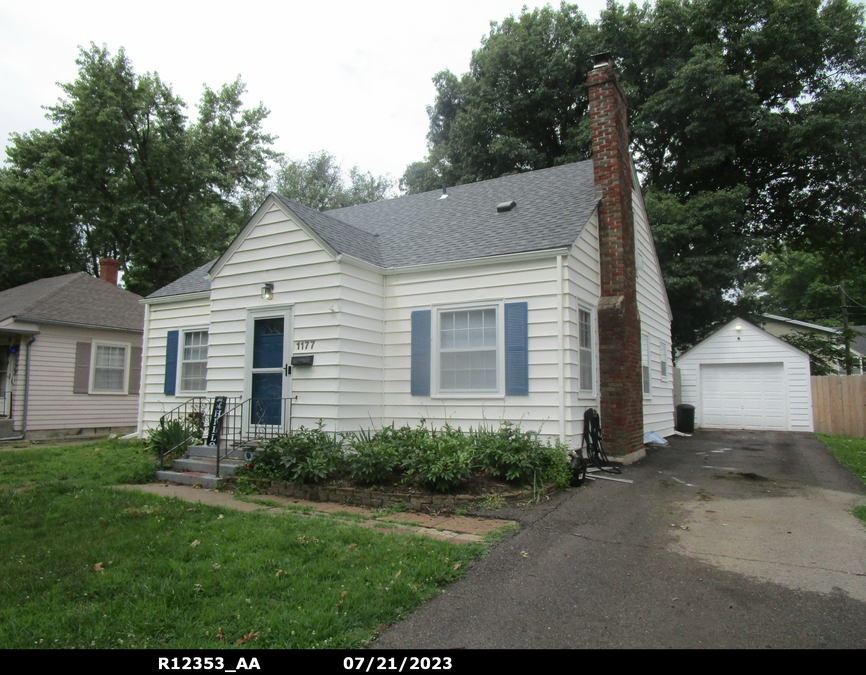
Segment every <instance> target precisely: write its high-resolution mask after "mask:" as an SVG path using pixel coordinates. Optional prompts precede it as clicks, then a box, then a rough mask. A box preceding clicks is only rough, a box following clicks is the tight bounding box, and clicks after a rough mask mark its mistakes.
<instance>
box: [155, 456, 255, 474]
mask: <svg viewBox="0 0 866 675" xmlns="http://www.w3.org/2000/svg"><path fill="white" fill-rule="evenodd" d="M243 465H244V462H243V460H238V459H227V458H220V476H221V477H222V476H234V475H235V471H237V470H238V469H240V468H241V467H242V466H243ZM171 468H172V470H173V471H190V472H199V473H209V474H214V475H215V474H216V460H215V459H214V458H213V457H183V458H181V459H176V460H174V462H173V463H172V465H171Z"/></svg>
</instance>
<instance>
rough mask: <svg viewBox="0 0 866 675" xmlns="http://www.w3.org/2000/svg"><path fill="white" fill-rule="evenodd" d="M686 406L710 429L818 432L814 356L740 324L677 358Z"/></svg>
mask: <svg viewBox="0 0 866 675" xmlns="http://www.w3.org/2000/svg"><path fill="white" fill-rule="evenodd" d="M677 367H678V368H679V370H680V383H681V396H682V402H683V403H690V404H691V405H693V406H695V426H697V427H703V428H706V429H762V430H773V431H813V430H814V427H813V425H812V382H811V379H810V378H809V356H808V354H806V353H804V352H801V351H800V350H799V349H797V348H795V347H792V346H791V345H789V344H788V343H787V342H785V341H783V340H780V339H779V338H777V337H774V336H772V335H770V334H769V333H767V332H766V331H764V330H762V329H760V328H758V327H757V326H754V325H752V324H751V323H749V322H748V321H743V320H742V319H736V320H734V321H731V322H730V323H729V324H727V325H726V326H724V327H723V328H721V329H720V330H718V331H716V332H715V333H713V334H712V335H710V336H709V337H708V338H706V339H705V340H704V341H703V342H700V343H698V344H697V345H695V346H694V347H693V348H692V349H690V350H689V351H687V352H686V353H685V354H683V355H682V356H680V357H679V358H678V359H677Z"/></svg>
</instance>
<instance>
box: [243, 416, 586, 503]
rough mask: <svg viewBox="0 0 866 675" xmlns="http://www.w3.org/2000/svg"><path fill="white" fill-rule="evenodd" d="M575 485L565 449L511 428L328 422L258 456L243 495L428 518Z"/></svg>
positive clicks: (250, 465)
mask: <svg viewBox="0 0 866 675" xmlns="http://www.w3.org/2000/svg"><path fill="white" fill-rule="evenodd" d="M570 481H571V470H570V468H569V465H568V453H567V449H566V448H565V447H564V446H563V445H561V444H560V443H551V442H550V441H548V442H545V443H542V442H541V441H540V440H539V439H538V434H537V433H535V432H526V431H522V430H521V429H520V428H519V427H518V426H516V425H514V424H511V423H509V422H504V423H503V424H502V425H501V426H500V427H498V428H496V429H494V428H489V427H488V428H480V429H475V430H472V429H470V430H469V431H468V432H466V433H464V432H463V431H461V430H460V428H459V427H458V428H456V429H455V428H453V427H450V426H448V425H446V426H445V427H444V428H442V429H432V428H426V427H425V426H424V421H423V420H422V421H421V423H420V424H419V425H418V426H416V427H414V428H412V427H409V426H403V427H400V428H399V429H398V428H395V426H394V425H390V426H387V427H384V428H382V429H379V430H377V431H359V432H357V433H342V434H335V433H332V432H326V431H325V430H324V428H323V423H322V422H321V421H320V422H319V423H318V424H317V425H316V426H315V427H314V428H311V429H306V428H304V427H300V428H299V429H297V430H295V431H294V432H293V433H292V434H291V435H287V436H281V437H278V438H275V439H272V440H270V441H268V442H267V443H265V444H264V445H263V446H261V447H259V448H257V449H256V450H255V451H254V452H253V454H252V457H251V459H250V461H249V463H248V464H247V466H246V467H245V468H244V469H243V470H242V471H241V472H240V474H239V476H238V477H237V478H236V479H235V480H234V481H233V484H234V485H235V486H236V487H237V488H243V489H252V490H255V491H258V492H260V493H262V492H263V493H265V494H268V493H270V494H275V495H281V496H287V497H295V498H298V499H307V500H311V501H335V502H340V503H347V504H354V505H357V506H368V507H372V508H395V507H396V508H408V509H410V510H413V511H419V512H425V513H441V512H447V511H457V510H458V509H467V508H470V507H472V506H473V505H476V506H477V502H479V501H481V502H484V503H486V504H487V505H488V507H489V506H490V505H492V504H497V505H501V504H505V503H509V502H519V501H531V500H538V499H539V498H540V497H542V496H544V494H546V493H547V492H548V491H549V490H551V489H555V488H554V486H558V487H560V488H562V487H567V486H568V485H569V484H570Z"/></svg>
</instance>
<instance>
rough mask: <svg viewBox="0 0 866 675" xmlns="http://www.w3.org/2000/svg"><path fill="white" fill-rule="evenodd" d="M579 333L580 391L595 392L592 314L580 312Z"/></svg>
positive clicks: (581, 310) (580, 310)
mask: <svg viewBox="0 0 866 675" xmlns="http://www.w3.org/2000/svg"><path fill="white" fill-rule="evenodd" d="M577 328H578V333H579V342H580V390H581V391H589V392H591V391H592V390H593V383H592V371H593V364H592V314H590V313H589V312H588V311H586V310H585V309H579V310H578V326H577Z"/></svg>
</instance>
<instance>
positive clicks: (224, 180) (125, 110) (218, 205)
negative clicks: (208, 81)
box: [0, 44, 275, 294]
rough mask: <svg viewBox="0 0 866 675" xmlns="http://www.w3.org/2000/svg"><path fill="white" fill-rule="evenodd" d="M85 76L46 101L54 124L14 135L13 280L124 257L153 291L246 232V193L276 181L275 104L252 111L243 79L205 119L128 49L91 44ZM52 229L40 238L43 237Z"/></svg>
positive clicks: (5, 261) (9, 244)
mask: <svg viewBox="0 0 866 675" xmlns="http://www.w3.org/2000/svg"><path fill="white" fill-rule="evenodd" d="M76 62H77V64H78V67H79V73H78V78H77V79H76V80H75V82H73V83H70V84H64V85H61V89H62V91H63V94H64V98H62V99H61V100H60V101H59V102H58V103H57V104H56V105H54V106H51V107H49V108H47V110H48V115H47V117H48V119H50V120H51V121H52V122H53V123H54V124H55V128H54V129H53V130H52V131H50V132H46V133H42V132H33V133H32V134H23V135H14V136H13V138H12V141H13V144H12V147H11V148H10V149H9V150H8V151H7V153H8V156H9V166H8V167H7V168H4V169H2V170H0V203H2V204H3V207H2V210H0V217H2V218H3V222H2V225H3V228H2V229H3V233H4V234H3V236H2V240H0V255H2V259H0V260H2V265H0V267H2V268H3V270H4V273H3V276H2V278H0V281H2V283H3V285H4V287H8V286H13V285H17V284H21V283H26V282H28V281H32V280H33V279H38V278H41V277H44V276H50V275H52V274H56V273H59V272H60V271H61V270H62V271H70V270H74V269H85V268H86V269H87V270H88V271H90V272H91V273H95V272H96V271H97V266H98V260H99V258H100V257H103V256H111V257H116V258H117V259H119V260H120V264H121V269H122V270H123V274H124V277H123V278H124V281H125V284H126V286H127V288H129V289H130V290H132V291H135V292H138V293H142V294H145V293H149V292H151V291H153V290H155V289H156V288H159V287H160V286H162V285H164V284H166V283H169V282H171V281H173V280H174V279H176V278H178V277H179V276H181V275H183V274H185V273H187V272H189V271H191V270H192V269H194V268H195V267H197V266H199V265H201V264H203V263H204V262H206V261H207V260H208V259H209V258H211V257H213V256H215V255H216V254H218V253H219V252H220V251H222V250H223V248H224V247H225V246H226V245H227V244H228V242H229V241H230V240H231V238H232V237H233V236H234V234H236V232H237V231H238V229H239V227H240V225H241V220H242V216H243V214H242V211H241V208H240V206H239V200H240V197H241V195H242V193H244V192H245V191H250V190H254V189H255V186H256V185H257V184H261V183H262V182H264V181H265V180H266V179H267V164H268V161H269V159H271V158H272V157H274V156H275V153H273V151H271V150H270V148H269V147H268V146H270V144H271V143H272V141H273V138H272V137H271V136H269V135H268V134H265V133H263V132H262V130H261V123H262V121H263V120H264V119H265V117H266V116H267V114H268V111H267V110H266V109H265V108H264V107H263V106H262V105H261V104H260V105H259V106H257V107H255V108H251V109H244V108H243V107H242V103H241V96H242V95H243V93H244V91H245V87H244V85H243V83H242V82H241V81H240V79H238V80H236V81H235V82H233V83H231V84H227V85H225V86H223V88H222V89H221V90H219V91H212V90H210V89H208V88H205V91H204V94H203V96H202V100H201V102H200V104H199V119H198V120H197V121H196V122H195V123H191V124H190V123H188V122H187V118H186V116H185V114H184V107H185V106H184V103H183V101H181V100H180V99H179V98H178V97H176V96H175V95H174V94H173V93H172V91H171V89H170V88H169V87H168V85H166V84H164V83H163V82H162V80H160V78H159V76H158V75H156V74H150V73H146V74H145V75H136V73H135V72H134V71H133V69H132V65H131V63H130V62H129V59H128V58H127V57H126V54H125V52H124V51H123V49H121V50H120V51H119V52H118V54H117V55H116V56H114V57H112V55H111V54H110V53H109V52H108V49H107V48H106V47H105V46H103V47H97V46H96V45H93V44H91V47H90V49H89V50H85V49H82V50H81V52H80V55H79V58H78V59H77V61H76ZM40 232H42V233H44V234H45V235H47V236H45V237H44V239H43V240H42V241H41V242H39V243H38V244H37V243H36V242H34V241H33V239H34V236H38V235H37V233H40Z"/></svg>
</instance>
